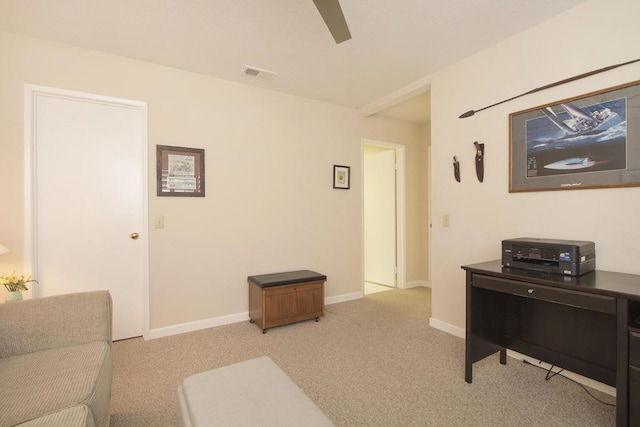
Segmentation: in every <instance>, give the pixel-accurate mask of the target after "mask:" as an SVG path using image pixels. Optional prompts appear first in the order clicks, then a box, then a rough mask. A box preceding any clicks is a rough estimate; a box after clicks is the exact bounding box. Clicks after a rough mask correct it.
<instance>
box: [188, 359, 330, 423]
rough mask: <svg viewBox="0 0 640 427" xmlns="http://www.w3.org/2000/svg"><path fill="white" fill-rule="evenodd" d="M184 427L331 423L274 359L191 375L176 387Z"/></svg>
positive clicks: (245, 362) (254, 361)
mask: <svg viewBox="0 0 640 427" xmlns="http://www.w3.org/2000/svg"><path fill="white" fill-rule="evenodd" d="M178 426H180V427H205V426H225V427H243V426H247V427H258V426H262V427H267V426H269V427H287V426H291V427H300V426H307V427H312V426H318V427H321V426H333V423H332V422H331V421H330V420H329V418H327V416H326V415H324V414H323V413H322V411H320V409H318V407H317V406H316V405H315V404H314V403H313V402H312V401H311V399H309V398H308V397H307V395H306V394H304V392H303V391H302V390H301V389H300V388H299V387H298V386H297V385H295V384H294V382H293V381H291V379H290V378H289V377H288V376H287V374H285V373H284V372H283V371H282V370H281V369H280V368H279V367H278V365H276V364H275V363H274V362H273V361H272V360H271V359H269V358H268V357H259V358H257V359H251V360H247V361H244V362H241V363H236V364H234V365H230V366H225V367H223V368H218V369H213V370H211V371H207V372H203V373H200V374H196V375H192V376H190V377H188V378H186V379H185V380H184V381H183V383H182V385H181V386H179V387H178Z"/></svg>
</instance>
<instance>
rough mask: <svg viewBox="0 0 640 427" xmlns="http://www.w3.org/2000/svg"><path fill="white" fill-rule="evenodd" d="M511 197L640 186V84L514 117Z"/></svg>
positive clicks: (544, 106)
mask: <svg viewBox="0 0 640 427" xmlns="http://www.w3.org/2000/svg"><path fill="white" fill-rule="evenodd" d="M509 151H510V157H509V159H510V165H509V170H510V175H509V192H510V193H514V192H524V191H549V190H575V189H587V188H607V187H633V186H640V81H635V82H632V83H628V84H624V85H620V86H615V87H612V88H608V89H604V90H601V91H598V92H592V93H589V94H586V95H582V96H579V97H575V98H570V99H565V100H562V101H558V102H555V103H553V104H548V105H542V106H538V107H535V108H530V109H528V110H525V111H519V112H517V113H512V114H510V115H509Z"/></svg>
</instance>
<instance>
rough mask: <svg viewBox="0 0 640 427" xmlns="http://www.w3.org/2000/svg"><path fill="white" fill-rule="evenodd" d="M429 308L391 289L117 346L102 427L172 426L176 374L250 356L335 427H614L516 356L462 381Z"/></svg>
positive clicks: (593, 405)
mask: <svg viewBox="0 0 640 427" xmlns="http://www.w3.org/2000/svg"><path fill="white" fill-rule="evenodd" d="M430 307H431V293H430V290H429V289H427V288H415V289H409V290H398V289H394V290H391V291H388V292H380V293H376V294H373V295H368V296H366V297H365V298H362V299H359V300H356V301H349V302H344V303H340V304H332V305H329V306H326V307H325V312H326V313H325V317H323V318H322V319H321V320H320V322H318V323H316V322H314V321H306V322H301V323H297V324H294V325H288V326H282V327H279V328H274V329H270V330H269V331H268V332H267V334H264V335H263V334H262V332H261V330H260V329H259V328H258V326H256V325H255V324H250V323H249V321H248V320H247V321H246V322H242V323H236V324H232V325H227V326H221V327H217V328H213V329H207V330H203V331H198V332H192V333H187V334H182V335H177V336H173V337H167V338H161V339H156V340H150V341H143V340H142V339H132V340H127V341H121V342H117V343H115V344H114V381H113V394H112V401H111V414H112V415H111V425H112V426H174V425H175V424H176V389H177V387H178V385H179V384H180V383H181V382H182V380H183V379H184V378H185V377H187V376H189V375H192V374H195V373H198V372H202V371H205V370H208V369H212V368H216V367H220V366H225V365H228V364H231V363H235V362H240V361H242V360H246V359H250V358H254V357H258V356H269V357H270V358H271V359H273V361H274V362H276V363H277V364H278V365H279V366H280V367H281V368H282V369H283V370H284V371H285V372H286V373H287V374H288V375H289V376H290V377H291V379H292V380H293V381H294V382H295V383H296V384H298V385H299V386H300V387H301V388H302V389H303V390H304V391H305V392H306V393H307V395H308V396H309V397H310V398H311V399H312V400H313V401H314V402H315V403H316V404H317V405H318V406H319V407H320V409H321V410H322V411H323V412H324V413H325V414H327V416H328V417H329V418H331V420H332V421H333V422H334V423H335V424H336V425H337V426H581V427H582V426H614V425H615V408H613V407H611V406H607V405H604V404H602V403H600V402H598V401H596V400H595V399H593V398H592V397H591V396H589V395H588V394H587V393H586V392H585V391H584V390H583V389H582V388H580V386H578V385H576V384H575V383H573V382H572V381H570V380H568V379H566V378H563V377H561V376H556V377H554V378H552V379H551V380H549V381H545V374H546V372H545V371H543V370H541V369H539V368H537V367H534V366H531V365H526V364H523V363H522V362H518V361H516V360H515V359H511V358H509V360H508V364H507V366H503V365H500V363H499V361H498V356H497V355H495V356H491V357H489V358H487V359H485V360H483V361H481V362H478V363H476V364H475V365H474V382H473V384H467V383H466V382H465V381H464V340H462V339H460V338H457V337H454V336H452V335H450V334H447V333H444V332H441V331H438V330H436V329H433V328H431V327H429V325H428V323H429V317H430V312H431V311H430ZM594 393H595V394H596V395H597V396H598V397H599V398H601V399H603V400H606V401H607V402H611V403H613V402H614V400H615V399H613V398H612V397H610V396H607V395H604V394H602V393H598V392H594Z"/></svg>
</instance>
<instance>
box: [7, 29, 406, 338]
mask: <svg viewBox="0 0 640 427" xmlns="http://www.w3.org/2000/svg"><path fill="white" fill-rule="evenodd" d="M0 52H2V55H3V59H2V67H0V150H1V151H0V153H1V159H2V163H3V165H2V167H1V168H0V182H2V183H3V184H2V185H0V200H2V201H3V203H0V209H1V211H0V242H2V243H3V244H4V245H6V246H7V247H9V248H10V249H11V252H10V253H9V254H7V255H4V256H2V257H0V271H4V270H11V269H16V270H18V271H20V270H21V269H23V268H24V264H25V259H24V255H23V251H24V247H25V245H24V211H23V205H24V199H23V192H24V188H23V173H24V168H23V162H24V157H23V150H24V148H23V147H24V132H23V114H24V112H23V97H24V84H25V83H31V84H36V85H41V86H51V87H57V88H63V89H69V90H75V91H81V92H89V93H95V94H101V95H107V96H115V97H120V98H128V99H134V100H139V101H146V102H148V107H149V159H148V161H149V223H150V224H151V227H153V217H154V216H155V215H163V216H164V218H165V228H164V229H162V230H156V229H154V228H151V229H150V230H149V243H150V245H149V246H150V321H151V328H152V329H158V328H163V327H171V326H173V325H179V324H185V323H188V322H198V321H201V320H204V319H214V318H223V317H225V316H234V315H237V314H239V313H243V312H246V311H247V308H248V302H247V284H246V278H247V276H248V275H253V274H260V273H268V272H275V271H284V270H293V269H311V270H316V271H319V272H321V273H324V274H326V275H327V276H328V282H327V286H326V296H327V297H329V298H338V299H339V298H343V297H345V298H349V297H353V296H357V295H358V294H359V293H361V291H362V280H363V279H362V219H361V181H360V176H361V169H360V168H361V161H362V159H361V138H362V137H368V138H372V139H381V140H390V141H394V142H395V141H398V143H401V144H403V143H405V140H408V141H409V143H410V144H414V145H415V141H417V139H416V138H415V137H414V134H415V133H416V132H415V131H414V130H413V128H409V127H407V126H405V125H403V124H400V123H396V122H393V121H385V122H381V121H379V120H374V119H364V118H360V117H357V114H356V111H355V110H354V109H349V108H343V107H339V106H335V105H330V104H326V103H321V102H316V101H312V100H309V99H304V98H299V97H294V96H290V95H285V94H280V93H277V92H274V91H270V90H266V89H259V88H255V87H249V86H244V85H240V84H236V83H231V82H227V81H223V80H219V79H215V78H211V77H208V76H204V75H199V74H195V73H189V72H185V71H180V70H176V69H172V68H168V67H163V66H158V65H154V64H149V63H144V62H139V61H133V60H129V59H125V58H121V57H117V56H113V55H107V54H103V53H100V52H95V51H91V50H86V49H79V48H74V47H71V46H67V45H63V44H58V43H51V42H47V41H43V40H38V39H33V38H28V37H23V36H20V35H17V34H12V33H7V32H0ZM407 135H410V137H409V138H407ZM155 145H177V146H186V147H196V148H204V149H205V151H206V197H205V198H172V197H161V198H158V197H156V196H155V194H156V180H155V163H156V159H155ZM334 164H341V165H349V166H351V173H352V175H351V190H349V191H345V190H334V189H333V188H332V173H333V165H334ZM413 167H414V168H417V167H418V166H417V164H416V165H414V166H413ZM411 185H412V186H413V187H415V186H417V184H411ZM68 197H81V195H80V194H75V193H74V192H73V190H72V189H71V190H66V191H64V192H61V193H60V199H61V201H64V199H65V198H68ZM71 214H77V215H81V213H80V212H76V213H71ZM104 274H117V272H116V271H114V272H104ZM87 279H88V280H89V279H90V278H87Z"/></svg>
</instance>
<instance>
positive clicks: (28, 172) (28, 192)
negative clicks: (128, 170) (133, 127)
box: [24, 84, 149, 339]
mask: <svg viewBox="0 0 640 427" xmlns="http://www.w3.org/2000/svg"><path fill="white" fill-rule="evenodd" d="M39 96H46V97H57V98H63V99H69V100H76V101H81V102H89V103H98V104H107V105H110V106H114V107H117V108H127V109H135V110H140V111H141V112H142V122H143V129H142V137H141V140H140V141H139V143H140V145H141V149H142V164H141V165H140V167H141V168H142V188H141V189H140V191H141V192H142V229H143V230H144V233H141V234H142V235H141V236H140V240H141V241H142V242H141V243H142V252H143V255H142V263H143V266H142V270H143V284H142V290H143V317H144V327H143V337H144V339H147V337H148V336H149V232H148V230H149V219H148V216H149V215H148V205H149V185H148V182H149V172H148V169H149V168H148V157H149V156H148V109H147V103H146V102H142V101H134V100H130V99H124V98H115V97H110V96H103V95H96V94H91V93H85V92H77V91H71V90H66V89H58V88H52V87H46V86H38V85H33V84H25V85H24V194H25V196H24V212H25V219H24V224H25V227H24V228H25V234H24V239H25V253H24V259H25V267H26V269H27V270H26V271H38V270H37V267H38V256H37V251H36V241H37V236H38V228H37V221H36V220H37V209H38V206H37V203H36V200H37V199H36V195H37V188H36V184H35V183H36V182H37V181H36V161H37V156H36V141H35V137H36V129H35V123H36V120H35V118H36V117H35V116H36V110H35V108H34V105H35V103H36V100H37V98H38V97H39ZM30 292H31V295H32V296H33V297H34V298H37V297H39V296H40V291H39V289H38V287H37V286H32V287H31V291H30Z"/></svg>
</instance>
